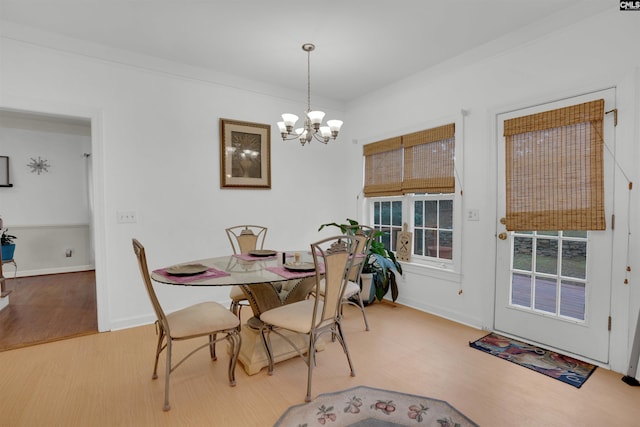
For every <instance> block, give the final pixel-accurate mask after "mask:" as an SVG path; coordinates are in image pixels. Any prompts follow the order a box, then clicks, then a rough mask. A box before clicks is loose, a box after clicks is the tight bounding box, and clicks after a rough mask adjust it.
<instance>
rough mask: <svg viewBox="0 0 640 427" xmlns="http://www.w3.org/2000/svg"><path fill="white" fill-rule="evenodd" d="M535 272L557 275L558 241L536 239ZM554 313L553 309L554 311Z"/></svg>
mask: <svg viewBox="0 0 640 427" xmlns="http://www.w3.org/2000/svg"><path fill="white" fill-rule="evenodd" d="M536 272H538V273H548V274H557V273H558V241H557V240H550V239H537V245H536ZM554 312H555V309H554Z"/></svg>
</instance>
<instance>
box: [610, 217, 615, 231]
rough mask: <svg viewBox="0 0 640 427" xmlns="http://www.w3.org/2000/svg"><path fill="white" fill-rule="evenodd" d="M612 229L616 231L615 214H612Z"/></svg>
mask: <svg viewBox="0 0 640 427" xmlns="http://www.w3.org/2000/svg"><path fill="white" fill-rule="evenodd" d="M611 229H612V230H615V229H616V215H615V214H611Z"/></svg>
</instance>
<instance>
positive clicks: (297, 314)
mask: <svg viewBox="0 0 640 427" xmlns="http://www.w3.org/2000/svg"><path fill="white" fill-rule="evenodd" d="M314 304H315V300H314V299H306V300H303V301H298V302H294V303H291V304H287V305H283V306H281V307H277V308H273V309H271V310H267V311H265V312H264V313H262V314H261V315H260V320H262V321H263V322H264V323H268V324H270V325H273V326H279V327H283V328H287V329H289V330H292V331H295V332H299V333H301V334H308V333H309V331H310V330H311V321H312V320H313V319H312V318H313V306H314ZM318 313H319V314H318V318H320V313H322V301H319V302H318Z"/></svg>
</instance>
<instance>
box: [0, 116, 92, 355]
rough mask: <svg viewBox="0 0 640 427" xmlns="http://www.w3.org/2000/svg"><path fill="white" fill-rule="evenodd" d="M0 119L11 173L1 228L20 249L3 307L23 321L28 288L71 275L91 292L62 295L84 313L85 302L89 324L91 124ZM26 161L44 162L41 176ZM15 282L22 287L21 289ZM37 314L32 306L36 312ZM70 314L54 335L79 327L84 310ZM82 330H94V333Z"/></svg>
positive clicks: (75, 119)
mask: <svg viewBox="0 0 640 427" xmlns="http://www.w3.org/2000/svg"><path fill="white" fill-rule="evenodd" d="M0 121H1V122H0V124H1V125H2V126H0V131H3V134H4V135H3V138H2V141H3V144H2V147H0V148H2V149H3V151H8V152H10V153H12V157H13V165H12V169H11V175H12V181H13V182H14V183H15V185H14V187H13V188H11V189H10V190H11V191H10V192H5V193H4V194H2V195H0V201H1V203H0V205H2V207H3V209H2V212H0V213H2V214H4V218H5V223H7V222H9V221H10V223H9V224H5V225H12V224H14V225H16V227H15V228H14V230H18V231H19V232H20V233H22V234H20V235H19V236H21V237H22V238H21V239H20V238H19V239H18V241H17V242H16V243H18V244H19V245H20V246H19V248H18V250H22V253H20V252H18V251H17V253H16V259H17V262H18V265H19V270H18V276H19V278H17V279H14V278H13V277H12V276H13V274H11V275H10V276H9V281H8V285H9V286H11V288H12V289H14V292H13V294H12V295H11V296H10V297H9V298H10V304H12V303H13V301H14V300H16V302H19V303H20V306H21V307H20V308H21V310H22V311H21V312H22V313H23V315H22V316H19V318H18V320H19V319H27V318H28V317H29V316H24V313H25V310H26V309H29V307H31V309H34V308H33V307H34V305H33V304H32V303H31V302H30V301H27V300H25V298H28V297H29V295H35V294H33V293H30V292H28V291H26V288H29V287H31V285H32V282H36V283H39V282H43V283H51V285H52V286H55V284H54V283H52V281H51V280H49V279H48V278H50V277H56V280H55V282H59V281H60V279H61V278H63V277H70V276H72V275H73V274H75V273H71V272H77V273H78V274H80V275H82V276H83V277H84V279H83V287H86V286H89V287H91V289H90V290H89V291H87V292H85V293H83V294H81V293H78V292H75V291H74V292H71V293H70V294H69V295H68V296H71V297H73V296H74V295H76V296H78V299H77V303H78V305H82V306H83V307H87V304H88V305H89V307H91V312H92V314H91V317H93V321H94V322H95V323H96V324H97V320H98V311H97V304H96V293H97V284H96V278H95V276H96V275H95V256H94V244H93V236H94V234H95V233H94V230H93V201H92V195H91V193H90V191H89V190H90V189H91V188H92V177H93V171H92V168H91V162H92V159H91V156H90V154H91V151H92V145H93V139H94V138H93V135H92V120H91V119H89V118H82V117H72V116H66V115H65V116H63V115H57V114H49V113H38V112H32V111H27V110H9V109H0ZM34 155H36V157H38V155H42V158H43V159H48V163H47V164H48V166H49V168H48V169H49V170H42V171H39V172H38V174H36V173H32V171H31V172H30V171H29V169H28V168H26V167H25V164H26V163H27V161H28V160H29V158H30V157H33V156H34ZM26 166H28V165H26ZM40 173H41V174H42V175H40ZM65 253H66V255H65ZM5 271H6V270H5ZM67 272H69V276H67V275H66V273H67ZM25 276H30V277H25ZM65 282H66V280H65ZM23 284H24V286H23V287H24V288H25V289H22V285H23ZM36 286H37V285H36ZM19 287H20V288H21V289H18V288H19ZM18 291H20V292H18ZM22 291H25V292H22ZM87 293H88V294H91V295H88V294H87ZM18 294H20V297H19V295H18ZM81 295H82V296H81ZM18 299H20V301H18ZM56 299H59V297H56ZM87 301H89V303H87ZM65 304H66V305H67V306H68V307H72V306H73V302H72V301H68V300H67V301H65ZM40 308H41V307H40V306H38V308H37V309H40ZM6 310H7V309H5V310H3V311H6ZM78 313H79V311H78V310H75V309H74V310H68V311H66V312H65V313H64V316H62V315H61V314H60V313H59V314H58V316H57V318H56V320H55V321H56V322H57V323H58V326H57V327H56V328H57V330H59V331H61V332H60V337H64V336H69V335H74V334H75V332H73V330H75V329H77V328H75V326H73V325H76V324H86V323H87V322H86V315H87V314H86V310H84V309H83V312H82V321H79V318H78V317H77V316H76V314H78ZM62 322H66V323H68V326H69V327H70V328H69V327H66V326H64V325H62V324H61V323H62ZM16 329H17V330H20V329H21V327H20V326H19V325H18V326H16V325H15V324H13V327H12V330H16ZM88 329H96V331H97V328H92V327H89V328H88ZM65 331H67V332H65ZM69 331H72V332H69ZM2 332H7V331H4V330H3V331H2ZM47 339H48V340H55V339H57V337H56V336H55V334H54V335H52V336H48V338H47ZM27 340H28V337H27ZM14 344H15V343H14Z"/></svg>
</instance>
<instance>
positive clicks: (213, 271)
mask: <svg viewBox="0 0 640 427" xmlns="http://www.w3.org/2000/svg"><path fill="white" fill-rule="evenodd" d="M153 272H154V273H157V274H160V275H162V276H164V277H168V278H170V279H171V280H172V281H174V282H177V283H191V282H196V281H198V280H204V279H216V278H218V277H225V276H230V275H231V273H227V272H226V271H222V270H218V269H217V268H213V267H210V268H209V269H208V270H207V271H205V272H204V273H201V274H195V275H193V276H175V275H173V274H169V273H167V269H166V268H161V269H159V270H153Z"/></svg>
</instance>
